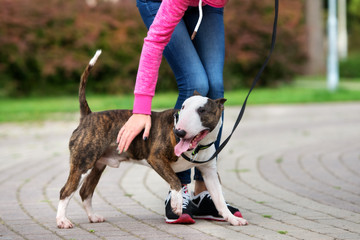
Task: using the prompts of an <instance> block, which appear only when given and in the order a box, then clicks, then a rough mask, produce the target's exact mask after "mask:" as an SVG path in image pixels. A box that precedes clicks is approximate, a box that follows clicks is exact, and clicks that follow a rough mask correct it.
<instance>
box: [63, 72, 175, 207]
mask: <svg viewBox="0 0 360 240" xmlns="http://www.w3.org/2000/svg"><path fill="white" fill-rule="evenodd" d="M90 69H91V67H90V66H88V67H87V68H86V69H85V71H84V73H83V75H82V77H81V81H80V87H79V102H80V114H81V116H80V123H79V126H78V127H77V128H76V129H75V130H74V132H73V134H72V136H71V138H70V142H69V149H70V173H69V177H68V180H67V182H66V184H65V185H64V187H63V188H62V189H61V191H60V199H61V200H62V199H65V198H66V197H69V196H70V195H71V194H72V193H73V192H74V191H75V190H76V189H77V187H78V185H79V183H80V179H81V175H82V174H85V173H86V172H87V171H88V170H90V169H92V170H91V172H90V174H89V175H88V176H87V178H86V179H85V182H84V184H83V185H82V188H81V190H80V195H81V198H82V199H83V200H84V199H86V198H87V197H89V196H91V195H92V194H93V192H94V189H95V187H96V185H97V183H98V181H99V178H100V176H101V173H102V172H103V170H104V169H105V167H106V165H104V164H96V163H97V161H98V160H99V159H100V158H101V157H102V156H105V155H109V154H110V155H114V154H118V153H117V149H116V148H117V144H116V142H115V141H116V137H117V134H118V132H119V130H120V128H121V127H122V126H123V125H124V124H125V122H126V121H127V120H128V118H129V117H130V116H131V114H132V112H131V111H130V110H110V111H103V112H91V110H90V108H89V106H88V104H87V102H86V97H85V87H86V82H87V77H88V75H89V71H90ZM175 111H176V110H173V109H171V110H166V111H163V112H152V118H151V119H152V122H151V124H152V129H157V130H156V131H150V135H149V137H148V139H147V140H146V141H144V140H143V139H142V138H141V136H142V134H139V135H138V136H137V137H136V138H135V139H134V140H133V142H132V144H131V145H130V147H129V149H128V151H126V152H125V153H122V155H121V157H123V158H126V159H134V160H142V159H147V161H148V163H149V164H150V165H151V166H152V167H153V168H154V170H155V171H157V172H158V173H159V175H160V176H161V177H163V178H164V179H165V180H166V181H167V182H168V183H169V184H170V186H171V187H172V188H173V189H175V190H180V189H181V183H180V181H179V179H178V178H177V176H176V174H175V172H174V171H173V170H172V169H171V167H170V162H173V161H177V157H176V155H175V154H174V146H175V144H176V140H175V135H174V133H173V131H172V129H173V127H174V126H173V125H174V123H173V115H174V113H175Z"/></svg>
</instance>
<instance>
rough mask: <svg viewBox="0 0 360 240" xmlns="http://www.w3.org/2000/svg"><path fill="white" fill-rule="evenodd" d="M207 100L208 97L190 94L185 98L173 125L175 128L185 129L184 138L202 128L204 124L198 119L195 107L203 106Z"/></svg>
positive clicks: (189, 136)
mask: <svg viewBox="0 0 360 240" xmlns="http://www.w3.org/2000/svg"><path fill="white" fill-rule="evenodd" d="M207 101H208V98H206V97H202V96H192V97H190V98H188V99H186V100H185V102H184V103H183V105H182V109H181V110H180V113H179V120H178V122H177V124H176V126H175V128H176V129H181V130H185V131H186V133H187V134H186V136H185V138H191V137H194V136H196V135H197V134H198V133H199V132H201V131H202V130H204V129H205V128H204V126H203V125H202V122H201V120H200V116H199V114H198V112H197V109H199V108H200V107H203V106H204V105H205V104H206V103H207Z"/></svg>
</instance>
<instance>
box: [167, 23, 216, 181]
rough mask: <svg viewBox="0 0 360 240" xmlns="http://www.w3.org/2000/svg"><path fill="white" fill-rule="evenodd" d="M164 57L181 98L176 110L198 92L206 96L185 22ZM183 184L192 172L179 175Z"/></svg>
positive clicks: (205, 81)
mask: <svg viewBox="0 0 360 240" xmlns="http://www.w3.org/2000/svg"><path fill="white" fill-rule="evenodd" d="M163 54H164V56H165V58H166V60H167V62H168V63H169V65H170V67H171V69H172V70H173V72H174V75H175V78H176V82H177V85H178V90H179V96H178V99H177V101H176V105H175V108H176V109H180V108H181V105H182V104H183V102H184V101H185V100H186V99H187V98H188V97H190V96H192V95H193V93H194V91H195V90H196V91H198V92H199V93H200V94H202V95H203V96H206V95H207V94H208V91H209V82H208V78H207V74H206V71H205V69H204V67H203V65H202V62H201V59H200V57H199V55H198V53H197V51H196V49H195V47H194V44H193V42H192V41H191V39H190V36H189V31H188V27H187V26H186V24H185V21H184V20H181V22H180V23H179V24H178V25H177V26H176V28H175V31H174V33H173V35H172V36H171V40H170V42H169V43H168V45H167V46H166V47H165V50H164V53H163ZM177 176H178V177H179V179H180V181H181V183H182V184H189V183H190V182H191V170H190V169H189V170H186V171H183V172H179V173H177Z"/></svg>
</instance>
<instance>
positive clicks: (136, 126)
mask: <svg viewBox="0 0 360 240" xmlns="http://www.w3.org/2000/svg"><path fill="white" fill-rule="evenodd" d="M150 128H151V117H150V115H146V114H133V115H132V116H131V117H130V118H129V119H128V121H127V122H126V123H125V125H124V126H123V127H122V128H121V129H120V131H119V134H118V136H117V139H116V143H118V151H119V153H122V152H124V151H125V152H126V151H127V150H128V148H129V146H130V144H131V142H132V141H133V140H134V138H135V137H136V136H137V135H138V134H139V133H140V132H141V131H142V130H143V129H145V130H144V134H143V136H142V138H143V139H144V140H146V139H147V138H148V137H149V133H150Z"/></svg>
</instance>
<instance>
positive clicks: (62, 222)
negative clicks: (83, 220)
mask: <svg viewBox="0 0 360 240" xmlns="http://www.w3.org/2000/svg"><path fill="white" fill-rule="evenodd" d="M56 224H57V226H58V228H65V229H68V228H73V227H74V224H72V222H71V221H70V220H69V219H67V218H66V217H62V218H56Z"/></svg>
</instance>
